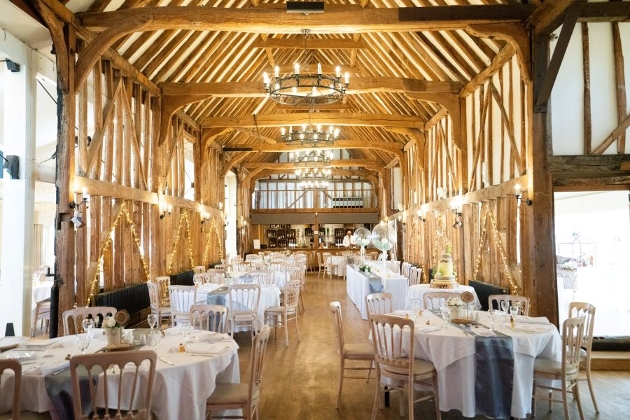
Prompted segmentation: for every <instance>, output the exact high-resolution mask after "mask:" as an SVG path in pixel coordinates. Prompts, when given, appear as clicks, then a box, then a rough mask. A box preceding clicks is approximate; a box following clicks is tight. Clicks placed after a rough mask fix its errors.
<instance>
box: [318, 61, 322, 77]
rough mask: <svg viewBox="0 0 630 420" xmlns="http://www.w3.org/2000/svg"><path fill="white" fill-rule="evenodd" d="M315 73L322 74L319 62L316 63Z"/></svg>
mask: <svg viewBox="0 0 630 420" xmlns="http://www.w3.org/2000/svg"><path fill="white" fill-rule="evenodd" d="M317 74H319V75H321V74H322V64H321V63H317Z"/></svg>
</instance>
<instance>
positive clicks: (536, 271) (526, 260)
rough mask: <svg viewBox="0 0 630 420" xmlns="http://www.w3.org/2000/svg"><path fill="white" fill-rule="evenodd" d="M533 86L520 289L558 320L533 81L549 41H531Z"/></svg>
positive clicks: (548, 184) (542, 126)
mask: <svg viewBox="0 0 630 420" xmlns="http://www.w3.org/2000/svg"><path fill="white" fill-rule="evenodd" d="M534 48H535V54H534V60H535V61H534V88H533V89H530V91H528V103H529V107H530V109H532V110H534V112H533V121H532V134H531V147H529V148H528V153H529V156H528V159H527V162H528V167H527V173H528V175H529V177H528V178H529V185H528V195H529V198H531V200H532V205H531V206H522V211H523V217H524V223H523V224H524V229H523V235H522V236H523V241H524V243H523V248H522V250H523V252H522V255H523V258H522V259H523V264H522V265H523V289H524V294H525V295H526V296H529V297H530V299H531V303H532V312H533V314H534V315H537V316H546V317H547V318H548V319H549V320H550V321H551V322H553V323H556V324H557V322H558V293H557V282H556V272H555V269H556V267H555V255H554V254H555V252H554V250H555V244H554V241H555V237H554V231H553V217H554V214H553V187H552V179H551V174H550V172H549V162H548V159H549V156H550V154H551V138H550V135H551V134H550V127H549V115H548V112H547V107H546V106H537V107H536V108H534V96H532V95H535V94H536V92H537V91H538V90H539V89H538V88H537V85H538V84H539V83H540V82H541V81H542V80H543V79H544V73H545V71H546V68H547V63H548V51H549V41H548V39H547V38H540V39H537V40H536V41H535V43H534Z"/></svg>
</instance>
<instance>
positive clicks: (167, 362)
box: [158, 356, 175, 366]
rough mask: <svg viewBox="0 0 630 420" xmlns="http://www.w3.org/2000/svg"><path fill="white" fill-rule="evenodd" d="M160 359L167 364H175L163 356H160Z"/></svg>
mask: <svg viewBox="0 0 630 420" xmlns="http://www.w3.org/2000/svg"><path fill="white" fill-rule="evenodd" d="M158 359H160V360H161V361H163V362H164V363H166V364H167V365H170V366H175V363H173V362H171V361H170V360H167V359H165V358H163V357H162V356H160V357H158Z"/></svg>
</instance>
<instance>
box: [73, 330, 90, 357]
mask: <svg viewBox="0 0 630 420" xmlns="http://www.w3.org/2000/svg"><path fill="white" fill-rule="evenodd" d="M75 340H76V342H77V347H78V348H79V350H81V354H85V350H87V348H88V347H89V346H90V335H89V334H76V337H75Z"/></svg>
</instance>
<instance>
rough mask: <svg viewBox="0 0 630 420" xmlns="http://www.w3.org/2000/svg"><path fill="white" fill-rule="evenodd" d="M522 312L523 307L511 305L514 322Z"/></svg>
mask: <svg viewBox="0 0 630 420" xmlns="http://www.w3.org/2000/svg"><path fill="white" fill-rule="evenodd" d="M520 314H521V307H520V306H517V305H512V306H510V315H512V318H513V319H514V323H516V316H517V315H520Z"/></svg>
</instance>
